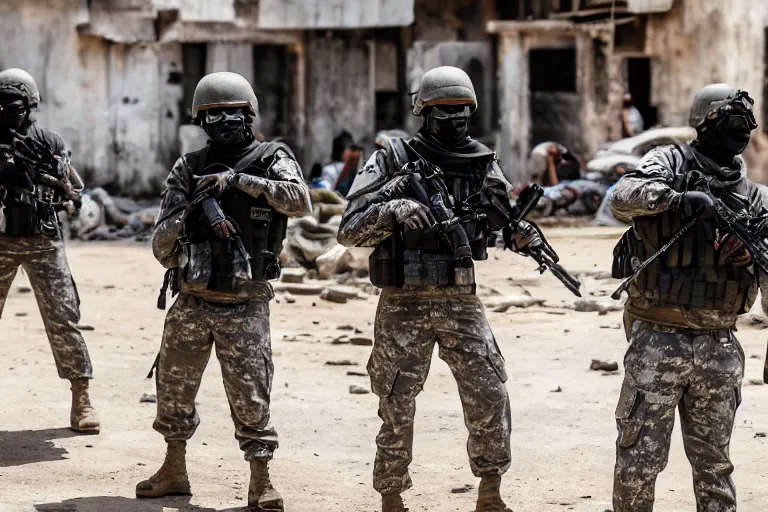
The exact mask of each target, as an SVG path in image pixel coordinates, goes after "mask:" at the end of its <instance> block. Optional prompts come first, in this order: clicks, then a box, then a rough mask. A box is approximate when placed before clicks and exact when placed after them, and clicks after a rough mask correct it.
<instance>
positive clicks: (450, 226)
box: [364, 158, 581, 297]
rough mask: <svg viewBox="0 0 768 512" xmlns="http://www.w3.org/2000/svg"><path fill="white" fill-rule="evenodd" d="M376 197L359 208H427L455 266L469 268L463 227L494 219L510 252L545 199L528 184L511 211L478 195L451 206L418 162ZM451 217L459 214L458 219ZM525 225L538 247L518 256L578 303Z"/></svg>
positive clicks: (428, 168)
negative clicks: (409, 203) (408, 202)
mask: <svg viewBox="0 0 768 512" xmlns="http://www.w3.org/2000/svg"><path fill="white" fill-rule="evenodd" d="M408 189H410V194H409V190H408ZM381 192H383V193H379V194H376V193H374V194H370V196H371V197H370V199H369V201H366V202H365V206H364V207H367V206H368V205H370V204H372V203H376V202H385V201H389V200H391V199H397V198H401V197H408V196H410V195H411V194H413V195H414V196H415V197H412V198H413V199H416V200H417V201H419V202H420V203H422V204H423V205H424V206H426V207H428V208H429V210H430V212H431V213H432V215H433V216H434V217H435V220H437V226H436V228H437V229H438V231H439V232H440V233H441V234H442V236H443V237H444V239H445V240H446V242H447V243H448V246H449V247H450V248H451V250H452V251H453V253H454V256H455V258H456V261H457V263H459V266H461V264H462V262H463V263H465V264H471V257H472V252H471V249H470V247H469V237H468V236H467V233H466V230H465V229H464V226H463V225H462V224H463V223H465V222H467V221H472V220H474V221H482V220H484V219H486V218H491V219H493V220H494V224H496V225H504V226H505V227H504V229H503V231H502V234H503V239H504V247H505V248H507V249H512V248H514V247H515V243H514V236H515V234H516V233H517V232H518V231H519V230H520V223H521V222H522V221H523V220H525V218H526V217H527V216H528V214H529V213H530V212H531V210H533V208H534V207H535V206H536V204H537V203H538V202H539V199H541V197H542V196H543V195H544V189H543V188H542V187H540V186H539V185H536V184H533V185H530V186H528V187H527V188H526V189H525V190H523V192H522V193H521V194H520V196H519V198H518V200H517V204H516V206H514V207H513V206H512V205H511V204H509V199H508V198H506V195H505V197H504V198H502V199H500V198H498V197H496V196H495V195H493V193H492V192H489V191H487V190H481V191H480V192H478V193H477V194H474V195H473V196H471V197H469V198H468V199H467V200H466V201H463V202H459V201H455V199H454V198H453V196H452V195H451V194H450V193H449V192H448V187H447V186H446V184H445V181H444V180H443V173H442V171H441V170H440V169H439V168H438V167H437V166H435V165H433V164H431V163H430V162H427V161H426V160H425V159H423V158H419V160H418V161H416V162H409V163H407V164H406V165H405V166H403V168H402V169H401V170H400V171H399V172H398V173H397V174H396V175H395V177H394V178H393V179H392V180H391V181H390V183H389V184H387V185H385V186H384V187H382V189H381ZM455 212H458V215H457V214H456V213H455ZM527 222H528V223H529V224H530V226H531V228H532V229H535V230H536V231H537V232H538V235H539V238H540V239H541V242H542V244H541V246H539V247H536V248H534V249H530V248H525V249H523V250H521V251H519V253H520V254H522V255H523V256H528V257H530V258H532V259H533V260H534V261H535V262H536V263H537V264H538V265H539V267H538V269H537V270H538V271H539V273H540V274H543V273H544V272H546V271H547V270H549V271H550V272H551V273H552V275H554V276H555V277H556V278H557V279H558V280H559V281H560V282H561V283H563V284H564V285H565V287H566V288H568V290H570V291H571V292H572V293H573V294H574V295H576V296H577V297H581V292H580V291H579V288H580V287H581V282H580V281H579V280H578V279H576V278H575V277H573V276H572V275H570V274H569V273H568V271H567V270H565V269H564V268H563V267H562V266H560V264H559V263H558V262H559V257H558V255H557V253H556V252H555V250H554V248H553V247H552V246H551V245H550V244H549V242H548V241H547V239H546V237H545V236H544V233H542V231H541V229H540V228H539V227H538V226H537V225H536V224H535V223H533V222H531V221H527Z"/></svg>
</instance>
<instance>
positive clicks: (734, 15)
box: [646, 0, 768, 183]
mask: <svg viewBox="0 0 768 512" xmlns="http://www.w3.org/2000/svg"><path fill="white" fill-rule="evenodd" d="M767 24H768V2H766V1H765V0H722V1H719V2H712V1H711V0H685V2H684V3H683V4H682V7H677V8H674V9H672V10H671V11H670V12H668V13H666V14H658V15H651V16H649V18H648V37H647V41H648V43H647V44H648V46H647V48H646V50H647V52H648V53H649V54H650V55H651V57H652V75H653V76H652V93H651V95H652V102H653V104H655V105H657V106H658V107H659V120H660V122H661V123H663V124H665V125H686V124H687V122H688V109H689V107H690V104H691V100H692V99H693V96H694V95H695V94H696V92H697V91H698V90H699V89H700V88H701V87H703V86H705V85H707V84H709V83H712V82H726V83H730V84H731V85H733V86H734V87H738V88H741V89H745V90H747V91H749V92H750V94H751V95H752V97H753V98H754V99H755V102H756V104H755V112H756V115H757V116H758V123H759V124H761V125H763V124H765V123H766V122H768V119H762V112H763V108H762V102H763V88H764V87H766V84H764V77H765V56H764V51H763V48H765V42H764V40H765V27H766V25H767ZM755 138H756V139H757V140H754V142H753V143H752V144H751V148H750V150H748V154H747V157H748V160H750V161H751V163H753V165H752V168H751V172H752V176H753V177H754V178H756V179H759V180H760V181H761V182H763V183H766V182H768V142H767V141H766V137H765V135H764V134H763V133H758V134H757V136H756V137H755Z"/></svg>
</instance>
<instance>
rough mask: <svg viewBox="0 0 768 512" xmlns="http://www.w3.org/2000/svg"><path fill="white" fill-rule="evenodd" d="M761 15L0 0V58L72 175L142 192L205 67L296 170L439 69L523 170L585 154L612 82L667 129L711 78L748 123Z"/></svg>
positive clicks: (641, 2)
mask: <svg viewBox="0 0 768 512" xmlns="http://www.w3.org/2000/svg"><path fill="white" fill-rule="evenodd" d="M766 25H768V2H765V1H764V0H720V1H718V2H713V1H711V0H626V1H619V0H616V1H615V2H613V1H611V0H217V1H216V2H211V1H210V0H0V34H2V35H3V42H4V43H3V48H2V51H1V52H0V69H3V68H8V67H22V68H24V69H27V70H28V71H29V72H30V73H32V75H33V76H35V78H36V79H37V81H38V82H39V85H40V88H41V93H42V96H43V103H42V104H41V109H40V112H39V113H38V114H37V116H38V118H39V119H40V121H41V122H42V123H43V124H44V125H45V126H47V127H50V128H52V129H54V130H56V131H58V132H60V133H61V135H62V136H63V137H64V139H65V140H66V141H67V142H68V143H69V144H70V145H71V146H72V149H73V158H74V162H75V164H76V165H77V167H78V168H79V169H80V170H81V171H82V173H83V174H84V176H85V177H86V179H87V181H88V184H89V185H91V186H105V187H106V188H107V189H108V190H110V191H113V192H118V193H122V194H130V195H134V196H151V195H155V194H157V193H158V192H159V191H160V190H161V189H162V184H163V181H164V179H165V176H166V175H167V173H168V169H169V168H170V166H171V165H172V163H173V161H174V160H175V159H176V158H177V157H178V156H179V154H181V152H182V151H184V150H188V149H192V148H195V147H196V146H199V144H200V143H201V142H200V136H199V132H200V131H199V129H198V128H196V127H193V126H191V125H190V114H189V106H190V105H191V102H192V95H193V93H194V88H195V85H196V84H197V81H198V80H199V79H200V78H202V76H203V75H205V74H206V73H210V72H213V71H235V72H238V73H240V74H242V75H244V76H245V77H246V78H247V79H248V80H249V81H250V82H251V84H252V85H253V87H254V89H255V91H256V94H257V96H258V99H259V102H260V104H261V107H262V108H261V119H260V120H259V126H260V130H261V131H262V132H263V133H264V135H265V136H266V137H267V138H270V139H271V138H277V137H279V138H281V139H283V140H285V141H286V142H288V143H289V144H290V145H291V146H292V147H293V148H294V150H295V151H296V153H297V155H298V156H299V159H300V161H301V163H302V165H303V167H304V168H305V169H306V170H308V169H309V168H310V167H311V165H312V164H313V163H315V162H317V163H321V164H322V163H325V162H326V161H327V160H328V159H329V158H330V152H331V141H332V140H333V138H334V137H335V136H336V135H337V134H338V133H339V132H340V131H342V130H346V131H348V132H350V133H351V134H353V136H354V137H355V139H356V140H357V141H359V142H360V143H362V144H363V145H364V146H365V147H366V148H367V149H368V152H370V150H372V149H373V138H374V135H375V133H376V132H377V131H378V130H381V129H390V128H405V129H407V130H408V131H410V132H411V133H413V132H414V131H416V130H417V129H418V127H419V122H420V121H419V119H418V118H416V117H414V116H412V115H411V114H410V93H412V92H414V91H416V90H417V88H418V84H419V81H420V79H421V76H422V75H423V73H424V72H425V71H426V70H428V69H430V68H432V67H435V66H440V65H455V66H459V67H461V68H462V69H464V70H465V71H467V73H468V74H469V75H470V77H471V78H472V80H473V82H474V83H475V86H476V89H477V94H478V102H479V109H478V111H477V113H476V114H475V115H474V116H473V117H472V119H471V133H472V134H473V136H474V137H476V138H478V139H480V140H481V141H483V142H485V143H487V144H489V145H491V146H493V147H495V149H496V150H497V153H498V154H499V157H500V158H501V160H502V164H503V166H504V169H505V172H506V173H507V175H508V177H509V178H510V179H511V180H512V181H525V180H526V179H527V177H528V169H527V158H528V153H529V151H530V148H532V147H533V146H534V145H535V144H537V143H538V142H542V141H544V140H556V141H558V142H561V143H563V144H565V145H566V146H568V147H569V148H571V149H573V150H575V151H577V152H579V153H581V154H583V155H584V156H590V155H591V154H592V153H594V151H595V150H596V149H597V148H598V147H599V145H600V144H601V143H603V142H605V141H608V140H613V139H616V138H618V136H619V134H620V131H621V130H620V123H619V116H620V108H621V97H622V94H623V93H624V92H625V91H631V92H632V94H633V96H634V98H635V101H636V104H637V106H638V107H639V108H640V109H641V111H642V112H643V114H644V117H645V119H646V121H647V122H648V124H649V125H650V124H656V123H658V124H663V125H680V124H685V122H686V117H687V109H688V105H689V104H690V100H691V98H692V96H693V94H694V93H695V91H696V90H697V89H698V88H699V87H701V86H702V85H705V84H706V83H709V82H713V81H726V82H729V83H732V84H733V85H736V86H738V87H741V88H744V89H747V90H749V91H750V92H751V93H752V95H753V96H754V97H755V99H756V100H757V107H758V121H759V122H760V123H761V130H762V128H763V127H762V124H763V122H768V115H766V112H765V108H766V105H768V101H766V94H768V92H766V90H767V89H768V88H767V87H766V54H768V48H766V45H768V43H767V42H766V41H767V40H768V37H766ZM765 140H766V137H765V136H764V134H762V135H761V136H760V137H757V140H755V142H754V143H753V144H752V147H751V148H750V154H749V157H750V159H751V160H753V161H754V162H758V163H759V164H758V165H756V166H755V168H756V169H757V171H759V170H760V169H762V167H761V165H762V164H761V162H762V160H761V159H762V155H764V154H766V153H768V144H766V142H765ZM757 171H756V172H757ZM766 178H768V176H766Z"/></svg>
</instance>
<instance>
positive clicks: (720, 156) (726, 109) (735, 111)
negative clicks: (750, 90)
mask: <svg viewBox="0 0 768 512" xmlns="http://www.w3.org/2000/svg"><path fill="white" fill-rule="evenodd" d="M724 103H725V104H724V105H722V106H719V107H718V108H716V109H714V110H712V111H710V113H709V114H708V115H707V118H706V119H705V120H704V122H703V123H702V124H701V125H699V126H698V128H696V134H697V140H698V142H699V143H700V144H699V145H698V146H697V149H698V150H699V151H701V152H702V153H703V154H705V155H707V156H709V157H710V158H712V159H713V160H715V161H716V162H717V163H718V164H720V165H730V163H731V162H733V160H734V157H736V156H737V155H740V154H741V153H743V152H744V150H745V149H747V145H748V144H749V140H750V134H751V132H752V130H754V129H755V128H757V122H756V120H755V114H754V113H753V112H752V105H753V102H752V98H750V97H749V95H747V94H746V93H745V92H739V93H738V94H737V95H736V97H735V98H730V99H729V100H727V101H726V102H724Z"/></svg>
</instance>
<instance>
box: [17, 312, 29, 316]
mask: <svg viewBox="0 0 768 512" xmlns="http://www.w3.org/2000/svg"><path fill="white" fill-rule="evenodd" d="M16 316H27V314H26V313H25V312H24V311H19V312H18V313H16Z"/></svg>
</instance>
